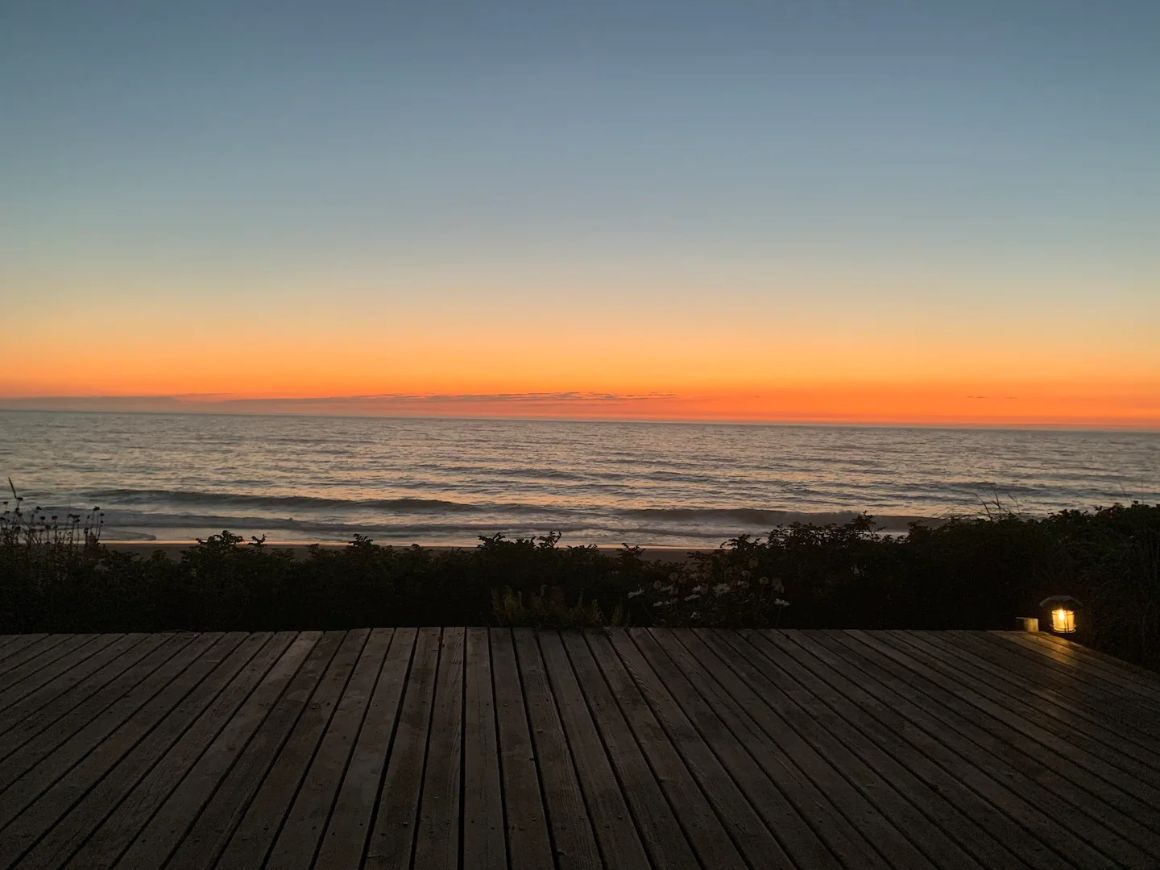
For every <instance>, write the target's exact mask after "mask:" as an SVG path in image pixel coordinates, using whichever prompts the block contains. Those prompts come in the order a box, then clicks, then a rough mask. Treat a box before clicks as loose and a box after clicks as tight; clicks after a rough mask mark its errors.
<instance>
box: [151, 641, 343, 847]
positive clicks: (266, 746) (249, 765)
mask: <svg viewBox="0 0 1160 870" xmlns="http://www.w3.org/2000/svg"><path fill="white" fill-rule="evenodd" d="M304 634H305V635H306V636H307V637H308V638H309V637H313V634H314V633H313V632H306V633H304ZM345 636H346V632H342V631H330V632H325V633H324V634H322V636H321V637H319V638H318V639H317V640H316V642H315V643H314V646H313V648H312V649H311V651H310V655H309V656H308V657H307V659H306V661H305V662H304V663H303V665H302V667H301V668H300V669H299V670H298V673H297V674H295V675H294V679H293V680H292V681H291V683H290V685H289V686H288V687H287V689H286V691H285V692H284V693H283V694H282V697H281V698H279V699H278V702H277V704H275V706H274V709H272V710H271V711H270V714H269V715H268V716H267V717H266V718H265V720H263V722H262V724H261V725H260V726H259V728H258V731H257V732H256V733H255V734H254V736H253V737H251V738H250V741H249V742H248V743H247V744H246V747H245V749H243V750H242V752H241V753H240V754H239V756H238V758H237V760H236V761H235V763H234V765H233V766H232V767H231V768H230V771H229V773H228V774H227V775H226V777H225V778H224V779H223V780H222V781H221V783H219V784H218V787H217V789H216V790H215V791H214V793H213V795H211V797H210V799H209V800H208V801H207V802H206V806H205V808H204V809H203V810H202V812H201V814H200V815H198V817H197V820H196V821H195V822H194V824H193V827H192V828H191V829H190V831H189V832H188V833H187V834H186V836H185V838H184V839H183V840H182V841H181V842H180V843H179V844H178V846H177V849H176V850H175V851H174V853H173V855H171V856H170V858H169V864H168V866H169V867H170V868H174V870H177V868H185V870H189V868H200V867H212V866H213V865H214V863H215V862H216V861H217V859H218V856H219V855H221V853H222V850H224V849H225V847H226V843H227V842H228V841H229V838H230V836H231V835H232V834H233V832H234V829H235V828H236V827H237V826H238V824H239V823H240V822H241V820H242V816H243V815H244V814H245V812H246V809H247V807H249V804H250V801H251V800H252V799H253V797H254V795H255V793H256V792H257V791H258V788H259V787H260V786H261V784H262V781H263V779H264V778H265V776H266V774H267V772H268V771H269V769H270V765H271V764H273V762H274V758H275V756H277V754H278V753H279V751H280V750H281V749H282V746H283V745H284V744H285V742H286V740H287V739H288V737H289V736H290V732H291V730H292V729H293V727H294V725H295V723H297V721H298V717H299V716H300V715H301V713H302V711H303V710H304V709H305V707H306V705H307V704H308V703H309V702H310V698H311V696H312V695H313V694H314V691H315V690H316V689H317V687H318V685H319V682H320V680H321V678H322V675H323V674H324V673H325V671H326V669H327V667H328V666H329V665H330V663H331V660H332V659H333V658H334V655H335V653H336V652H337V651H338V648H339V645H340V644H341V643H342V640H343V638H344V637H345Z"/></svg>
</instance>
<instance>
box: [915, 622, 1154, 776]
mask: <svg viewBox="0 0 1160 870" xmlns="http://www.w3.org/2000/svg"><path fill="white" fill-rule="evenodd" d="M905 640H906V641H907V642H909V643H911V644H914V645H917V646H919V647H927V648H931V649H934V650H937V651H938V652H939V654H940V655H941V656H942V657H943V658H944V660H945V661H946V662H947V663H948V664H949V665H950V666H951V667H953V668H955V669H956V670H961V671H962V672H963V673H965V674H968V675H970V676H974V677H976V678H977V679H982V680H986V681H988V682H989V683H990V685H991V686H992V687H993V688H995V689H997V690H999V691H1001V692H1002V693H1003V694H1004V695H1005V696H1007V697H1009V698H1011V703H1012V705H1013V706H1014V707H1015V708H1016V709H1020V710H1022V711H1024V713H1025V714H1026V715H1030V716H1048V717H1050V718H1052V719H1054V720H1057V721H1058V722H1060V723H1061V724H1062V725H1063V726H1064V727H1066V728H1068V729H1072V730H1074V731H1076V732H1078V733H1080V734H1083V735H1084V737H1085V739H1089V740H1095V741H1097V742H1100V743H1103V744H1105V745H1106V746H1107V747H1108V748H1109V749H1111V750H1112V751H1114V752H1117V753H1119V754H1121V755H1122V756H1123V757H1124V759H1125V761H1126V762H1130V763H1132V764H1136V765H1141V767H1144V768H1151V769H1152V772H1151V773H1150V774H1148V775H1149V776H1150V777H1160V758H1157V756H1156V753H1155V751H1153V749H1152V748H1151V747H1150V746H1147V745H1146V744H1145V743H1143V742H1141V741H1139V740H1138V739H1137V737H1136V734H1138V733H1139V732H1141V731H1143V732H1145V733H1150V732H1151V731H1152V730H1153V729H1152V728H1151V727H1150V726H1151V725H1152V723H1151V722H1148V721H1146V720H1143V719H1135V718H1132V719H1128V720H1125V719H1124V718H1123V717H1122V716H1117V717H1116V718H1113V717H1112V716H1109V715H1107V713H1106V710H1107V708H1108V705H1107V704H1105V703H1103V698H1101V697H1100V696H1095V697H1090V698H1085V697H1084V696H1083V695H1082V694H1081V693H1077V692H1073V691H1071V690H1070V689H1069V688H1068V687H1066V686H1064V687H1061V688H1059V689H1056V688H1055V687H1054V685H1053V684H1052V683H1050V681H1049V677H1050V672H1048V674H1046V675H1043V674H1039V673H1036V672H1035V671H1033V670H1032V669H1031V668H1025V667H1023V661H1022V659H1015V660H1014V661H1011V660H1010V659H1002V660H1001V661H1002V663H1000V662H999V661H997V660H996V658H995V657H994V655H993V652H992V647H991V645H990V644H986V643H981V642H977V641H976V640H975V639H974V637H973V636H966V637H961V636H959V637H940V636H934V635H933V633H932V632H907V633H906V634H905ZM1033 674H1034V676H1032V675H1033ZM1121 709H1122V708H1121ZM1153 736H1155V737H1160V732H1158V733H1156V734H1155V735H1153Z"/></svg>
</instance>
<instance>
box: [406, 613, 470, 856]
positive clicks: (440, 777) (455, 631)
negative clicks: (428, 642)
mask: <svg viewBox="0 0 1160 870" xmlns="http://www.w3.org/2000/svg"><path fill="white" fill-rule="evenodd" d="M465 643H466V636H465V633H464V630H463V629H462V628H445V629H443V638H442V640H441V649H440V651H439V670H438V672H437V674H436V677H435V697H434V701H433V706H432V710H431V728H430V732H429V735H428V739H427V763H426V766H425V768H424V771H423V787H422V792H421V795H420V798H419V822H418V826H417V828H416V840H415V858H414V861H415V866H416V867H424V868H427V867H430V868H435V870H455V868H458V867H459V845H460V844H459V834H460V821H461V820H460V814H459V810H460V801H461V799H462V793H461V789H460V785H461V783H460V779H461V775H462V772H463V689H464V684H463V659H464V654H465V648H464V647H465Z"/></svg>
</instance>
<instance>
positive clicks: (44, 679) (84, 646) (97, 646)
mask: <svg viewBox="0 0 1160 870" xmlns="http://www.w3.org/2000/svg"><path fill="white" fill-rule="evenodd" d="M80 637H81V638H82V640H81V641H79V642H77V643H76V644H74V645H73V646H72V647H71V648H66V647H65V644H61V645H60V646H58V647H57V651H60V650H62V649H63V650H64V653H63V654H62V655H60V656H58V657H57V658H56V659H55V660H53V661H51V662H48V663H46V664H42V665H41V666H40V667H37V668H33V669H30V670H29V671H28V672H27V674H26V675H25V676H23V677H18V678H15V679H13V681H12V682H11V683H10V684H9V685H8V687H7V688H5V689H0V710H4V711H8V710H10V709H12V707H13V706H14V705H15V704H17V703H18V702H20V701H21V700H23V699H24V698H26V697H27V696H29V695H31V694H33V693H35V692H37V691H38V690H40V689H42V688H44V687H45V686H46V685H48V684H49V683H52V682H53V681H54V680H56V679H57V678H58V677H59V676H61V675H62V674H65V673H67V672H68V671H69V670H70V669H71V668H73V667H74V666H77V665H83V664H84V663H85V662H86V661H88V660H89V659H91V658H93V657H96V656H99V655H100V654H101V651H102V650H103V649H104V648H105V647H107V646H109V645H110V644H111V643H113V642H114V641H115V640H117V639H118V638H119V637H120V635H115V634H104V635H91V636H87V637H86V636H84V635H81V636H80ZM30 664H31V663H30ZM20 670H21V669H20V668H17V669H16V670H15V671H13V672H12V673H10V674H9V675H8V676H10V677H11V676H12V675H13V674H16V673H18V672H19V671H20Z"/></svg>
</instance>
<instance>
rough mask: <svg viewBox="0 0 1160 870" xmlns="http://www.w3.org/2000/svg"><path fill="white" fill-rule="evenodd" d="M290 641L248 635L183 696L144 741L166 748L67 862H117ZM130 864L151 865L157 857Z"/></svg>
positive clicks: (152, 747)
mask: <svg viewBox="0 0 1160 870" xmlns="http://www.w3.org/2000/svg"><path fill="white" fill-rule="evenodd" d="M289 641H290V638H289V637H287V636H285V635H282V636H273V635H270V634H267V633H261V634H252V635H249V636H248V637H246V638H245V640H244V641H243V642H242V643H241V644H240V645H239V646H238V647H237V649H235V650H234V652H233V654H232V655H231V656H230V657H229V658H228V659H227V660H225V661H223V662H222V663H221V664H220V665H219V666H218V667H217V668H215V669H214V671H213V672H212V673H210V674H209V675H208V676H207V677H206V679H205V680H204V681H203V682H202V683H201V684H200V685H198V686H197V687H196V688H195V689H194V690H193V691H192V692H190V693H189V695H187V696H186V697H185V698H184V699H182V702H181V704H180V705H179V706H178V707H177V708H175V710H174V715H172V716H169V717H166V719H165V720H164V721H162V722H161V724H160V725H159V726H158V727H157V728H156V729H155V730H154V731H153V733H152V734H150V738H151V739H150V740H148V741H147V742H146V744H145V746H146V747H147V748H148V749H149V750H150V753H149V754H150V755H153V754H154V751H155V747H156V746H157V744H160V745H161V746H163V747H164V752H163V753H162V754H160V756H159V757H158V758H157V759H156V763H155V764H154V765H153V766H152V768H150V769H149V770H148V772H147V773H146V774H145V775H144V776H143V777H140V778H139V779H138V780H137V782H136V783H135V784H134V785H133V786H132V787H131V789H130V790H129V791H128V793H127V794H125V795H124V797H123V798H122V799H121V800H120V801H119V802H118V803H117V804H116V805H115V808H114V809H113V810H112V812H110V813H108V814H107V815H106V817H105V819H104V821H103V822H102V823H101V824H100V825H99V826H98V827H97V829H96V830H95V831H94V832H93V834H92V836H90V837H89V838H88V840H86V841H85V843H84V845H83V847H82V848H81V849H80V850H78V851H77V852H76V854H75V855H74V856H73V858H72V859H71V861H70V865H71V866H74V867H110V866H112V865H113V864H114V863H115V862H117V860H118V859H119V857H120V856H121V855H122V854H123V853H124V852H125V851H126V850H127V849H128V848H129V847H130V845H131V844H132V843H133V841H134V839H135V838H136V837H137V836H138V835H139V833H140V832H141V830H142V829H143V828H146V827H147V826H148V825H149V824H150V823H151V821H152V820H153V819H154V818H155V816H156V815H157V814H158V813H163V811H164V810H165V807H166V806H167V805H172V802H173V800H174V795H175V793H177V792H179V791H180V789H181V788H182V787H183V786H184V784H185V778H186V776H187V774H188V772H189V770H190V768H192V767H193V765H194V764H195V763H196V762H197V761H198V759H199V758H200V757H201V755H202V753H203V752H204V751H205V748H206V746H208V745H209V743H210V742H212V741H213V740H214V738H215V737H216V736H217V734H218V733H219V732H220V731H221V730H222V728H224V727H226V726H227V725H228V724H232V722H233V721H234V720H232V718H231V717H232V716H233V714H234V712H235V711H236V710H237V709H238V708H239V707H240V706H241V705H242V703H243V701H244V700H245V699H246V698H247V697H248V696H249V694H250V692H252V691H253V690H254V688H255V687H256V686H257V685H258V684H259V681H260V680H261V679H262V677H263V676H264V675H265V673H266V671H267V670H269V668H270V666H271V665H272V664H273V662H274V661H276V660H277V658H278V657H279V656H281V654H282V652H283V651H284V649H285V647H286V645H287V644H288V643H289ZM179 729H181V730H179ZM175 732H176V733H175ZM139 748H140V747H139ZM134 767H136V765H134ZM131 769H132V768H131ZM116 772H120V771H116ZM183 809H184V810H185V811H186V812H187V813H192V812H195V811H196V808H195V807H184V808H183ZM163 818H164V816H163ZM127 861H128V859H127ZM128 863H129V864H130V866H155V865H156V863H157V862H156V861H153V862H148V863H146V862H141V861H132V862H128Z"/></svg>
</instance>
